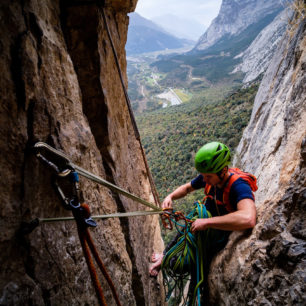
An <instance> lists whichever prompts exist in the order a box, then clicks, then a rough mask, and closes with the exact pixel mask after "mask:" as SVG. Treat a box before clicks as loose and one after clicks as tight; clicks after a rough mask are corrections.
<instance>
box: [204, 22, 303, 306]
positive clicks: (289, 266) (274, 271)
mask: <svg viewBox="0 0 306 306" xmlns="http://www.w3.org/2000/svg"><path fill="white" fill-rule="evenodd" d="M292 24H293V25H292V27H291V29H289V30H288V31H287V33H286V36H285V37H284V38H283V40H282V43H281V44H280V45H279V48H278V51H277V53H276V54H275V56H274V58H273V59H272V62H271V64H270V66H269V68H268V70H267V72H266V74H265V76H264V78H263V80H262V83H261V85H260V88H259V91H258V94H257V96H256V99H255V104H254V109H253V113H252V117H251V121H250V123H249V125H248V127H247V128H246V130H245V131H244V134H243V138H242V140H241V142H240V144H239V147H238V154H237V156H236V159H235V161H234V163H235V164H236V165H238V166H240V167H241V168H242V169H245V170H246V171H250V172H251V173H254V174H255V175H256V176H257V177H258V185H259V190H258V191H257V192H256V204H257V208H258V217H257V219H258V221H257V222H258V223H257V225H256V227H255V228H254V229H253V231H252V232H250V231H245V232H243V233H239V232H236V233H233V234H232V235H231V239H230V242H229V244H228V246H227V247H226V249H225V250H224V251H223V252H222V253H221V254H220V255H219V256H218V257H217V258H216V259H215V261H214V263H213V266H212V269H211V276H210V281H211V286H212V300H213V302H214V304H216V305H281V304H282V305H305V301H306V296H305V291H306V288H305V276H306V275H305V253H306V252H305V250H306V242H305V239H306V235H305V234H306V233H305V228H306V224H305V204H306V187H305V186H306V181H305V180H306V169H305V165H306V154H305V152H306V103H305V101H306V35H305V34H306V22H305V20H294V21H293V22H292Z"/></svg>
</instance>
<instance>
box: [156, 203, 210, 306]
mask: <svg viewBox="0 0 306 306" xmlns="http://www.w3.org/2000/svg"><path fill="white" fill-rule="evenodd" d="M210 217H211V214H210V212H209V211H207V210H206V208H205V205H203V204H201V203H200V202H196V203H195V208H194V209H193V210H192V212H191V213H190V214H189V215H188V216H187V217H186V220H187V221H194V220H195V219H197V218H210ZM172 221H173V223H174V224H175V225H176V228H177V230H178V233H179V234H178V236H177V239H176V243H175V245H174V246H172V247H171V248H170V250H168V252H167V253H166V254H165V255H164V257H163V261H162V266H161V269H162V272H163V277H164V282H165V287H166V288H167V297H166V298H167V300H169V299H170V298H171V297H173V298H174V299H177V301H180V300H181V299H183V300H184V305H194V304H195V302H196V300H197V304H198V305H200V287H201V285H202V284H203V281H204V262H205V257H206V252H207V250H206V247H207V246H208V242H209V239H212V237H211V229H207V230H205V231H200V232H197V233H196V234H192V233H191V231H190V225H191V222H185V223H184V224H182V223H179V222H177V221H176V220H175V219H174V220H172ZM191 275H192V277H193V278H195V277H196V281H195V280H194V279H191ZM188 280H189V281H190V282H192V285H191V284H190V286H189V290H188V295H187V298H186V297H184V296H183V291H184V286H185V285H186V283H187V281H188Z"/></svg>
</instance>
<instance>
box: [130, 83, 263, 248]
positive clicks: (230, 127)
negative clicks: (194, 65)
mask: <svg viewBox="0 0 306 306" xmlns="http://www.w3.org/2000/svg"><path fill="white" fill-rule="evenodd" d="M257 87H258V86H257V85H253V86H251V87H249V88H246V89H238V90H237V91H235V92H233V93H231V94H229V95H228V96H227V97H226V98H225V99H224V98H223V99H222V95H221V94H219V96H218V95H217V92H218V91H219V93H220V88H219V89H215V92H214V97H215V99H214V101H213V102H210V103H208V102H207V101H208V100H207V97H206V96H205V95H203V96H201V95H198V96H197V97H196V98H193V99H192V100H191V101H190V102H188V103H184V104H181V105H178V106H173V107H169V108H166V109H162V110H156V111H153V112H150V113H143V114H141V115H138V116H136V120H137V124H138V127H139V130H140V133H141V138H142V143H143V146H144V149H145V151H146V155H147V158H148V163H149V166H150V169H151V172H152V175H153V178H154V181H155V184H156V187H157V190H158V193H159V195H160V198H161V199H163V198H164V197H165V196H166V195H167V194H168V193H169V192H172V191H173V190H174V189H175V188H176V187H178V186H180V185H181V184H183V183H186V182H189V181H191V179H193V178H194V177H196V175H197V173H196V170H195V169H194V166H193V159H194V155H195V153H196V152H197V150H198V149H199V148H200V147H201V146H202V145H203V144H205V143H206V142H209V141H213V140H218V141H221V142H223V143H225V144H227V145H228V146H229V147H230V149H231V150H232V151H234V149H235V147H236V146H237V145H238V143H239V141H240V138H241V135H242V132H243V129H244V127H245V126H246V125H247V123H248V121H249V118H250V114H251V110H252V107H253V101H254V97H255V94H256V92H257ZM228 90H229V89H227V90H225V89H224V91H223V96H224V94H225V92H228ZM212 93H213V89H210V93H209V94H210V97H211V96H212ZM207 94H208V93H206V95H207ZM152 127H154V128H152ZM202 198H203V191H197V192H194V193H192V194H190V195H188V196H187V197H186V198H185V199H182V200H179V201H176V203H175V207H176V208H177V209H179V210H183V211H184V212H188V211H189V210H190V208H191V206H192V203H193V202H195V201H196V200H199V199H200V200H201V199H202ZM171 235H172V234H170V235H168V234H167V236H166V237H165V242H166V243H167V242H168V241H169V239H170V238H171Z"/></svg>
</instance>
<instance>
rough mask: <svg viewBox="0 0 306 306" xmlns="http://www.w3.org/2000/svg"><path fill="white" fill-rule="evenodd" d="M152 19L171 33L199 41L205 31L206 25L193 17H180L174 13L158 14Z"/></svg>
mask: <svg viewBox="0 0 306 306" xmlns="http://www.w3.org/2000/svg"><path fill="white" fill-rule="evenodd" d="M152 20H153V21H154V22H156V23H157V24H159V25H161V26H162V27H163V28H164V29H165V30H167V31H168V32H169V33H171V34H173V35H174V36H176V37H179V38H187V39H193V40H196V41H197V40H198V39H199V37H200V36H201V35H202V34H203V32H204V31H205V27H204V26H203V25H201V24H200V23H199V22H197V21H195V20H193V19H188V18H180V17H177V16H175V15H172V14H166V15H162V16H158V17H155V18H153V19H152Z"/></svg>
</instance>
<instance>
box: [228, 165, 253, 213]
mask: <svg viewBox="0 0 306 306" xmlns="http://www.w3.org/2000/svg"><path fill="white" fill-rule="evenodd" d="M228 171H229V173H230V174H231V177H230V179H229V181H228V183H227V185H226V187H225V188H224V191H223V203H224V204H225V205H226V209H228V210H229V211H233V208H232V207H231V205H230V201H229V193H230V190H231V187H232V185H233V183H234V182H235V181H236V180H238V179H239V178H242V179H243V180H244V181H246V182H247V183H248V184H249V186H250V188H251V190H252V191H256V190H257V189H258V187H257V179H256V177H255V176H254V175H253V174H251V173H248V172H244V171H241V170H240V169H239V168H229V169H228ZM252 194H253V197H254V199H255V196H254V193H252Z"/></svg>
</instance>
